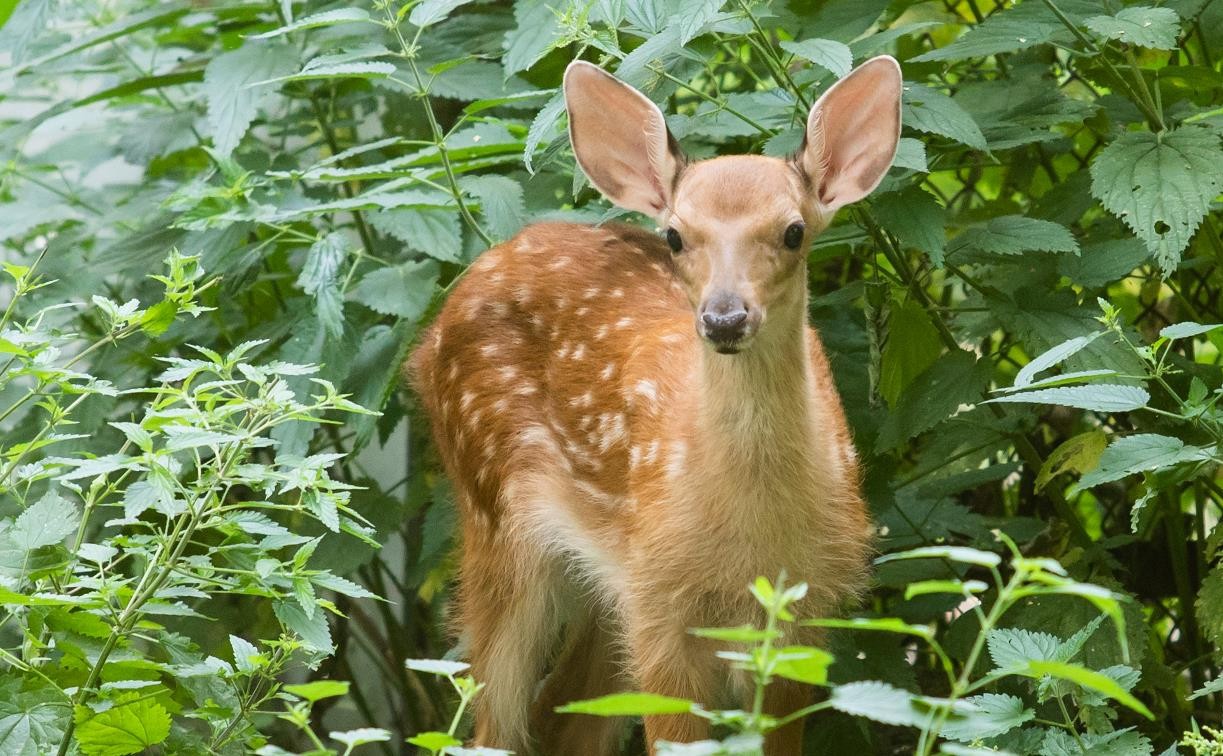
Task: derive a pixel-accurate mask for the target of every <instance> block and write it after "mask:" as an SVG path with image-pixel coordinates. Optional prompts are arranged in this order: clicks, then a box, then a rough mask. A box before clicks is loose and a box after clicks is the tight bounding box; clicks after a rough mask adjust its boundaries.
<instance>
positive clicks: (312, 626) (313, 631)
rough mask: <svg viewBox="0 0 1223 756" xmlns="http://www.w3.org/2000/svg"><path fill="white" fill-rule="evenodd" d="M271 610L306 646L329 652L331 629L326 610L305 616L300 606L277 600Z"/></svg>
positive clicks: (330, 648)
mask: <svg viewBox="0 0 1223 756" xmlns="http://www.w3.org/2000/svg"><path fill="white" fill-rule="evenodd" d="M273 610H274V611H275V613H276V617H277V619H279V620H280V622H281V624H282V625H284V626H285V629H287V630H289V631H290V632H292V633H293V634H294V635H296V636H297V637H298V638H301V641H302V644H303V645H305V647H306V648H308V649H310V650H311V651H318V652H320V653H325V654H329V653H331V651H332V648H333V647H332V644H331V629H330V628H329V627H328V626H327V613H326V612H315V613H314V616H313V617H307V616H306V613H305V612H304V611H302V608H301V607H300V606H298V605H297V604H295V603H289V602H287V601H277V602H276V604H275V605H274V607H273Z"/></svg>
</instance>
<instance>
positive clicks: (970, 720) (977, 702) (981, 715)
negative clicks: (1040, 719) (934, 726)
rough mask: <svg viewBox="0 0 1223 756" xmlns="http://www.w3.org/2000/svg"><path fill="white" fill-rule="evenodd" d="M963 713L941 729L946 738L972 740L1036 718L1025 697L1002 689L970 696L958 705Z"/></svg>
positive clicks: (1005, 730) (1000, 732) (957, 709)
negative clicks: (1023, 698) (1025, 701)
mask: <svg viewBox="0 0 1223 756" xmlns="http://www.w3.org/2000/svg"><path fill="white" fill-rule="evenodd" d="M955 712H956V714H958V715H960V716H959V717H956V718H953V719H950V720H948V722H947V723H946V724H944V725H943V729H942V731H941V732H940V733H939V734H940V735H942V736H943V737H945V738H950V739H952V740H962V741H964V742H966V743H967V742H972V741H974V740H980V739H982V738H993V737H997V736H998V735H1001V734H1003V733H1005V732H1010V731H1011V730H1013V729H1015V728H1016V727H1019V726H1021V725H1023V724H1024V723H1025V722H1030V721H1031V720H1033V719H1035V718H1036V712H1035V711H1033V710H1031V709H1029V708H1027V707H1025V706H1024V703H1023V700H1022V699H1019V698H1016V697H1015V696H1011V695H1005V694H1001V693H985V694H982V695H979V696H969V697H968V698H965V699H964V700H963V701H961V702H960V705H958V706H957V707H956V710H955Z"/></svg>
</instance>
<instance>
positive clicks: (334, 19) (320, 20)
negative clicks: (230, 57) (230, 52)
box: [251, 8, 378, 39]
mask: <svg viewBox="0 0 1223 756" xmlns="http://www.w3.org/2000/svg"><path fill="white" fill-rule="evenodd" d="M352 23H367V24H376V23H378V22H377V21H375V20H374V19H372V18H370V16H369V13H368V12H366V11H365V10H363V9H361V8H336V9H335V10H329V11H323V12H322V13H314V14H312V15H309V16H303V17H302V18H299V19H297V20H296V21H294V22H293V23H291V24H286V25H285V26H281V27H279V28H276V29H273V30H272V31H269V32H264V33H263V34H256V35H254V36H252V37H251V39H271V38H272V37H279V36H282V35H284V34H289V33H290V32H295V31H302V30H304V29H319V28H322V27H325V26H336V25H338V24H352Z"/></svg>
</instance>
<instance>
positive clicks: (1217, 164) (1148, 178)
mask: <svg viewBox="0 0 1223 756" xmlns="http://www.w3.org/2000/svg"><path fill="white" fill-rule="evenodd" d="M1221 190H1223V149H1220V147H1219V136H1218V135H1217V134H1215V133H1213V132H1211V131H1208V130H1205V129H1199V128H1194V127H1183V128H1180V129H1176V130H1174V131H1166V132H1163V133H1161V134H1152V133H1151V132H1149V131H1127V132H1126V133H1124V134H1122V135H1121V136H1120V137H1118V138H1117V140H1116V141H1115V142H1113V143H1112V144H1110V145H1108V146H1107V147H1105V148H1104V149H1103V150H1101V151H1100V154H1099V155H1097V156H1096V159H1095V160H1094V161H1093V162H1092V164H1091V193H1092V194H1093V195H1094V196H1095V197H1096V198H1097V199H1099V200H1100V202H1101V203H1102V204H1103V205H1104V207H1105V209H1107V210H1108V211H1109V212H1111V213H1113V214H1114V215H1116V216H1117V217H1118V218H1120V219H1121V220H1122V221H1124V222H1125V224H1126V225H1127V226H1129V227H1130V229H1132V230H1133V232H1134V233H1135V235H1137V236H1138V238H1140V239H1142V240H1143V242H1145V243H1146V245H1147V249H1148V250H1149V251H1150V252H1151V254H1152V255H1154V256H1155V259H1156V261H1157V262H1158V263H1159V266H1160V267H1161V268H1163V269H1164V270H1165V271H1172V270H1175V269H1176V267H1177V266H1178V265H1179V264H1180V259H1181V257H1180V256H1181V252H1182V251H1183V250H1184V249H1185V247H1186V246H1188V245H1189V241H1190V240H1191V239H1192V238H1193V234H1194V232H1195V231H1197V227H1198V224H1200V223H1201V222H1202V218H1204V217H1205V216H1206V212H1207V211H1208V210H1209V208H1210V203H1211V201H1212V200H1214V198H1215V197H1216V196H1217V195H1218V194H1219V192H1220V191H1221Z"/></svg>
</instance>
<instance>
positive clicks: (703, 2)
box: [668, 0, 727, 45]
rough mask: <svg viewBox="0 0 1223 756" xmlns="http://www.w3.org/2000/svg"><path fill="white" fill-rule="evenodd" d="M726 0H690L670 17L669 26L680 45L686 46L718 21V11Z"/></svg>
mask: <svg viewBox="0 0 1223 756" xmlns="http://www.w3.org/2000/svg"><path fill="white" fill-rule="evenodd" d="M726 2H727V0H690V1H689V2H687V3H685V4H684V6H683V7H682V8H681V9H680V11H679V12H678V13H676V14H675V15H674V16H672V18H671V21H670V22H669V24H668V25H669V26H674V27H675V29H676V32H677V33H678V34H679V43H680V45H686V44H688V43H689V42H691V41H692V40H694V39H696V38H697V37H698V36H700V35H701V34H702V33H703V32H704V31H705V29H706V27H708V26H709V24H711V23H712V22H714V21H716V20H717V19H718V17H719V16H718V14H719V11H721V10H722V6H723V5H726Z"/></svg>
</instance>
